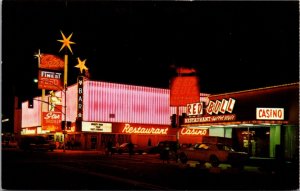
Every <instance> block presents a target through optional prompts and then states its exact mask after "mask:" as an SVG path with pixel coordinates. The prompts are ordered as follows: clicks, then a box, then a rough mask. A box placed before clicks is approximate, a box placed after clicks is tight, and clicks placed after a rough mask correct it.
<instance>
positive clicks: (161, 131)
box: [122, 124, 168, 135]
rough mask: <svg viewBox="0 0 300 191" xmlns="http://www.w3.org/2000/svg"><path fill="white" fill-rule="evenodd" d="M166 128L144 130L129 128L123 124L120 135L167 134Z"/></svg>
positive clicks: (142, 128)
mask: <svg viewBox="0 0 300 191" xmlns="http://www.w3.org/2000/svg"><path fill="white" fill-rule="evenodd" d="M167 132H168V128H165V129H161V128H153V127H151V128H144V127H131V126H130V125H129V124H125V127H124V128H123V130H122V133H134V134H164V135H165V134H167Z"/></svg>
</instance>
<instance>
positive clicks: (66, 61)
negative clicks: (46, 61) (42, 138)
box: [57, 31, 75, 152]
mask: <svg viewBox="0 0 300 191" xmlns="http://www.w3.org/2000/svg"><path fill="white" fill-rule="evenodd" d="M60 33H61V35H62V37H63V39H62V40H57V41H59V42H62V43H63V45H62V46H61V48H60V50H59V52H60V51H61V50H62V49H63V48H65V47H66V48H68V49H69V50H70V52H71V53H72V54H73V52H72V49H71V46H70V45H71V44H75V42H72V41H70V39H71V37H72V35H73V33H71V34H70V36H69V37H68V38H66V37H65V35H64V33H63V32H62V31H60ZM67 86H68V54H67V51H66V53H65V66H64V92H65V109H64V111H65V112H64V118H65V119H64V120H65V124H64V128H65V130H64V152H65V151H66V135H67V131H66V130H67Z"/></svg>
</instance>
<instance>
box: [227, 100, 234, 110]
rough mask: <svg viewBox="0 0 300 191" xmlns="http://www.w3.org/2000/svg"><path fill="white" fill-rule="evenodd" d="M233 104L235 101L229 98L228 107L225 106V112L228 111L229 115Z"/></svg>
mask: <svg viewBox="0 0 300 191" xmlns="http://www.w3.org/2000/svg"><path fill="white" fill-rule="evenodd" d="M234 104H235V100H234V99H232V98H229V103H228V106H227V111H228V112H229V113H232V110H233V107H234Z"/></svg>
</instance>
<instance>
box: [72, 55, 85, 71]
mask: <svg viewBox="0 0 300 191" xmlns="http://www.w3.org/2000/svg"><path fill="white" fill-rule="evenodd" d="M77 60H78V64H77V65H76V66H75V67H76V68H79V69H80V73H82V70H88V68H87V67H86V66H85V61H86V59H85V60H84V61H81V60H80V58H79V57H78V58H77Z"/></svg>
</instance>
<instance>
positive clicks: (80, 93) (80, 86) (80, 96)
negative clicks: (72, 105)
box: [77, 76, 83, 121]
mask: <svg viewBox="0 0 300 191" xmlns="http://www.w3.org/2000/svg"><path fill="white" fill-rule="evenodd" d="M77 81H78V91H77V98H78V99H77V120H78V121H82V119H83V76H78V79H77Z"/></svg>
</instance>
